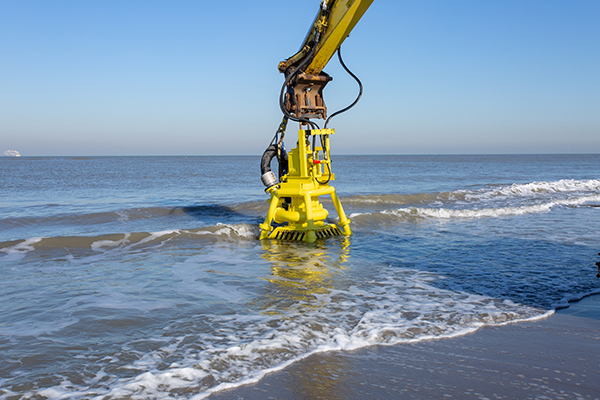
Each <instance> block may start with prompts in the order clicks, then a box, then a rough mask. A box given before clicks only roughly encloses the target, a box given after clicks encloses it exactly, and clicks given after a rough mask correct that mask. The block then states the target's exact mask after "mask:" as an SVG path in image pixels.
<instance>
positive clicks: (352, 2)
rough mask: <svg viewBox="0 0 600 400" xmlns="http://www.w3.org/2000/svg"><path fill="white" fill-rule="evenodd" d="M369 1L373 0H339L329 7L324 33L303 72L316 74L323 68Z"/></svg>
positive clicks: (348, 33)
mask: <svg viewBox="0 0 600 400" xmlns="http://www.w3.org/2000/svg"><path fill="white" fill-rule="evenodd" d="M371 3H373V0H345V1H344V0H339V1H336V2H335V4H334V5H333V6H332V7H331V12H330V14H329V18H327V22H326V23H327V27H326V31H325V35H324V36H323V38H322V39H321V40H320V41H319V44H318V45H317V50H316V53H315V56H314V57H313V59H312V61H311V62H310V64H308V67H306V69H305V70H304V73H306V74H307V75H318V74H319V73H320V72H321V71H322V70H323V68H325V65H327V63H328V62H329V60H331V57H333V55H334V54H335V52H336V51H337V49H339V47H340V46H341V45H342V43H343V42H344V40H346V38H347V37H348V35H350V32H351V31H352V29H354V26H356V24H357V23H358V21H359V20H360V19H361V17H362V16H363V14H364V13H365V12H366V11H367V9H368V8H369V6H370V5H371Z"/></svg>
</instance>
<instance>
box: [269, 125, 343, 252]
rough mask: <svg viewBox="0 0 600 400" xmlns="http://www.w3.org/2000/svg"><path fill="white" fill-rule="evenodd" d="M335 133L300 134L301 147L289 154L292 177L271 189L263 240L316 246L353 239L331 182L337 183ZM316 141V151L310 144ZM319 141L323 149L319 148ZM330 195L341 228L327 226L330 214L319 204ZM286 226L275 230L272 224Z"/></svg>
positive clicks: (312, 131) (288, 175)
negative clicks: (318, 242) (334, 238)
mask: <svg viewBox="0 0 600 400" xmlns="http://www.w3.org/2000/svg"><path fill="white" fill-rule="evenodd" d="M334 133H335V132H334V130H333V129H313V130H299V131H298V147H296V148H295V149H292V150H291V151H290V154H289V163H288V173H287V175H285V176H283V177H282V178H281V182H280V183H278V184H276V185H273V186H271V187H270V188H268V189H267V192H268V193H269V194H270V195H271V203H270V206H269V212H268V214H267V217H266V219H265V222H264V223H263V224H261V225H260V229H261V232H260V239H281V240H298V241H303V242H309V243H311V242H314V241H315V240H317V239H321V238H326V237H331V236H337V235H340V234H342V233H343V234H344V235H350V234H352V231H351V230H350V220H349V219H348V218H347V217H346V214H345V213H344V209H343V208H342V204H341V203H340V199H339V198H338V196H337V194H336V192H335V188H334V187H333V186H330V185H329V182H330V181H332V180H334V179H335V176H334V175H333V174H332V172H331V159H330V154H329V135H332V134H334ZM307 138H312V139H313V147H312V149H311V146H310V143H307ZM317 138H319V139H320V142H321V146H317V145H316V139H317ZM324 195H329V196H331V200H332V202H333V205H334V206H335V209H336V211H337V213H338V216H339V219H340V223H339V224H340V227H341V228H338V227H337V226H336V225H335V224H327V223H325V219H326V218H327V217H328V215H329V212H328V211H327V210H326V209H324V208H323V205H322V204H321V203H320V202H319V196H324ZM273 222H275V223H276V224H286V225H284V226H278V227H273V226H272V224H273Z"/></svg>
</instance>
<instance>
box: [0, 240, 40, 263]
mask: <svg viewBox="0 0 600 400" xmlns="http://www.w3.org/2000/svg"><path fill="white" fill-rule="evenodd" d="M42 240H43V238H41V237H35V238H31V239H27V240H24V241H22V242H19V243H17V244H15V245H14V246H9V247H4V248H2V249H0V252H3V253H6V254H7V255H6V256H5V257H3V258H2V260H3V261H14V260H19V259H21V258H23V257H24V256H25V254H27V253H29V252H31V251H34V250H35V247H34V245H35V244H36V243H39V242H41V241H42Z"/></svg>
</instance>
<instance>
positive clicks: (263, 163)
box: [260, 145, 277, 175]
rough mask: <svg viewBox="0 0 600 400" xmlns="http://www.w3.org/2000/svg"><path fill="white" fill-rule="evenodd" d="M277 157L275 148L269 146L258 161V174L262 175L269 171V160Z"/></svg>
mask: <svg viewBox="0 0 600 400" xmlns="http://www.w3.org/2000/svg"><path fill="white" fill-rule="evenodd" d="M276 156H277V147H275V145H270V146H269V147H267V149H266V150H265V152H264V153H263V155H262V158H261V159H260V174H261V175H264V174H266V173H267V172H269V171H271V160H272V159H273V158H274V157H276Z"/></svg>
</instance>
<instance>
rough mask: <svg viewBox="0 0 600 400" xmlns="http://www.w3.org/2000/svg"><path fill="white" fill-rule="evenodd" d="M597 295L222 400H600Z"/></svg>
mask: <svg viewBox="0 0 600 400" xmlns="http://www.w3.org/2000/svg"><path fill="white" fill-rule="evenodd" d="M598 349H600V295H592V296H589V297H585V298H583V299H582V300H580V301H578V302H573V303H570V307H569V308H564V309H559V310H557V311H556V313H555V314H554V315H552V316H550V317H548V318H545V319H541V320H535V321H527V322H520V323H515V324H507V325H502V326H491V327H483V328H481V329H479V330H477V331H476V332H473V333H470V334H466V335H463V336H458V337H454V338H446V339H440V340H429V341H423V342H417V343H406V344H398V345H393V346H372V347H367V348H361V349H358V350H354V351H331V352H326V353H316V354H313V355H311V356H308V357H307V358H305V359H303V360H300V361H298V362H295V363H293V364H291V365H289V366H288V367H286V368H284V369H282V370H279V371H275V372H272V373H269V374H267V375H266V376H265V377H264V378H263V379H261V380H260V381H259V382H257V383H253V384H246V385H242V386H239V387H236V388H232V389H224V390H221V391H219V392H215V393H212V394H211V395H210V396H209V397H207V398H208V399H209V400H224V399H245V400H259V399H267V398H268V399H340V400H341V399H344V400H345V399H357V400H358V399H383V398H408V399H431V398H448V399H450V398H473V399H476V398H477V399H484V398H489V399H493V398H506V399H526V398H552V399H599V398H600V351H599V350H598Z"/></svg>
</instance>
